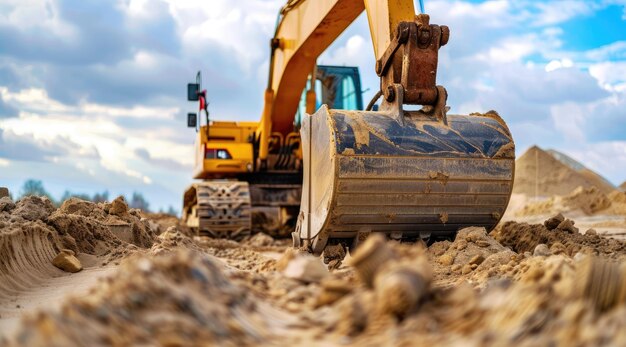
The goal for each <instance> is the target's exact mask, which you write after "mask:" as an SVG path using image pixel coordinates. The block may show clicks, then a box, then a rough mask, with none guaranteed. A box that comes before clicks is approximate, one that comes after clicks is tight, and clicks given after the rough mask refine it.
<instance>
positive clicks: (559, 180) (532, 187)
mask: <svg viewBox="0 0 626 347" xmlns="http://www.w3.org/2000/svg"><path fill="white" fill-rule="evenodd" d="M588 171H590V170H588V169H583V170H581V171H577V170H575V169H573V168H572V167H570V166H568V165H566V164H564V163H563V162H561V161H559V160H558V159H556V158H555V157H554V156H552V155H550V154H549V153H547V152H546V151H544V150H542V149H541V148H539V147H537V146H533V147H531V148H530V149H529V150H528V151H526V153H524V154H523V155H522V156H520V157H519V158H518V159H517V160H516V161H515V183H514V184H513V193H515V194H526V195H528V196H545V197H549V196H553V195H566V194H569V193H570V192H571V191H573V190H574V189H576V188H577V187H579V186H582V187H584V188H589V187H592V186H596V187H597V188H598V189H599V190H600V191H601V192H603V193H605V194H607V193H609V192H611V190H613V189H614V188H612V187H607V185H606V183H604V181H603V179H602V183H598V179H597V177H596V176H599V175H597V174H596V173H593V172H591V173H589V172H588Z"/></svg>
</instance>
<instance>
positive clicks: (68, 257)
mask: <svg viewBox="0 0 626 347" xmlns="http://www.w3.org/2000/svg"><path fill="white" fill-rule="evenodd" d="M52 265H54V266H56V267H57V268H59V269H61V270H63V271H65V272H71V273H75V272H79V271H80V270H82V269H83V265H82V264H81V263H80V260H78V258H76V257H75V256H74V252H73V251H71V250H68V249H64V250H62V251H61V252H60V253H59V254H58V255H57V256H56V257H54V259H52Z"/></svg>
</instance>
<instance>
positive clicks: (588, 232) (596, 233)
mask: <svg viewBox="0 0 626 347" xmlns="http://www.w3.org/2000/svg"><path fill="white" fill-rule="evenodd" d="M585 235H587V236H594V235H598V232H597V231H596V229H589V230H587V231H585Z"/></svg>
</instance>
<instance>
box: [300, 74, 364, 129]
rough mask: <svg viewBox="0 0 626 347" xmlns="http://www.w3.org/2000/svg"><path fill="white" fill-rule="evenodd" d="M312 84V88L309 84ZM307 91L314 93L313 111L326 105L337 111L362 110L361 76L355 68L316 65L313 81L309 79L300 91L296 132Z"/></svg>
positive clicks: (304, 111) (304, 108)
mask: <svg viewBox="0 0 626 347" xmlns="http://www.w3.org/2000/svg"><path fill="white" fill-rule="evenodd" d="M312 83H314V84H315V85H314V86H311V84H312ZM308 90H314V91H315V98H316V100H315V109H316V110H317V109H318V108H320V107H321V106H322V105H327V106H328V107H330V108H333V109H339V110H362V109H363V91H362V90H361V75H360V74H359V68H358V67H356V66H334V65H317V67H316V69H315V80H314V81H312V80H311V79H309V80H308V81H307V85H306V87H305V88H304V90H303V91H302V97H301V98H300V104H299V105H298V112H297V113H296V117H295V120H294V125H295V128H296V129H297V130H299V129H300V125H301V124H302V116H303V115H305V114H306V95H307V91H308Z"/></svg>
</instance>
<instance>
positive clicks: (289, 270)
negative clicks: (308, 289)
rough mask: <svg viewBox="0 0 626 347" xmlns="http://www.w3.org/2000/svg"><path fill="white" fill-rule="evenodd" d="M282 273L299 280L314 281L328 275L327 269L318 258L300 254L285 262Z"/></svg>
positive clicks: (318, 280)
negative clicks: (287, 262)
mask: <svg viewBox="0 0 626 347" xmlns="http://www.w3.org/2000/svg"><path fill="white" fill-rule="evenodd" d="M283 274H284V275H285V277H287V278H293V279H295V280H298V281H301V282H305V283H311V282H315V283H316V282H320V281H321V280H322V279H324V278H325V277H326V276H328V270H327V269H326V266H324V264H323V263H322V262H321V261H320V259H319V258H316V257H313V256H309V255H307V256H305V255H300V256H297V257H295V258H294V259H293V260H291V261H290V262H289V264H287V267H286V268H285V270H284V271H283Z"/></svg>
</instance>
